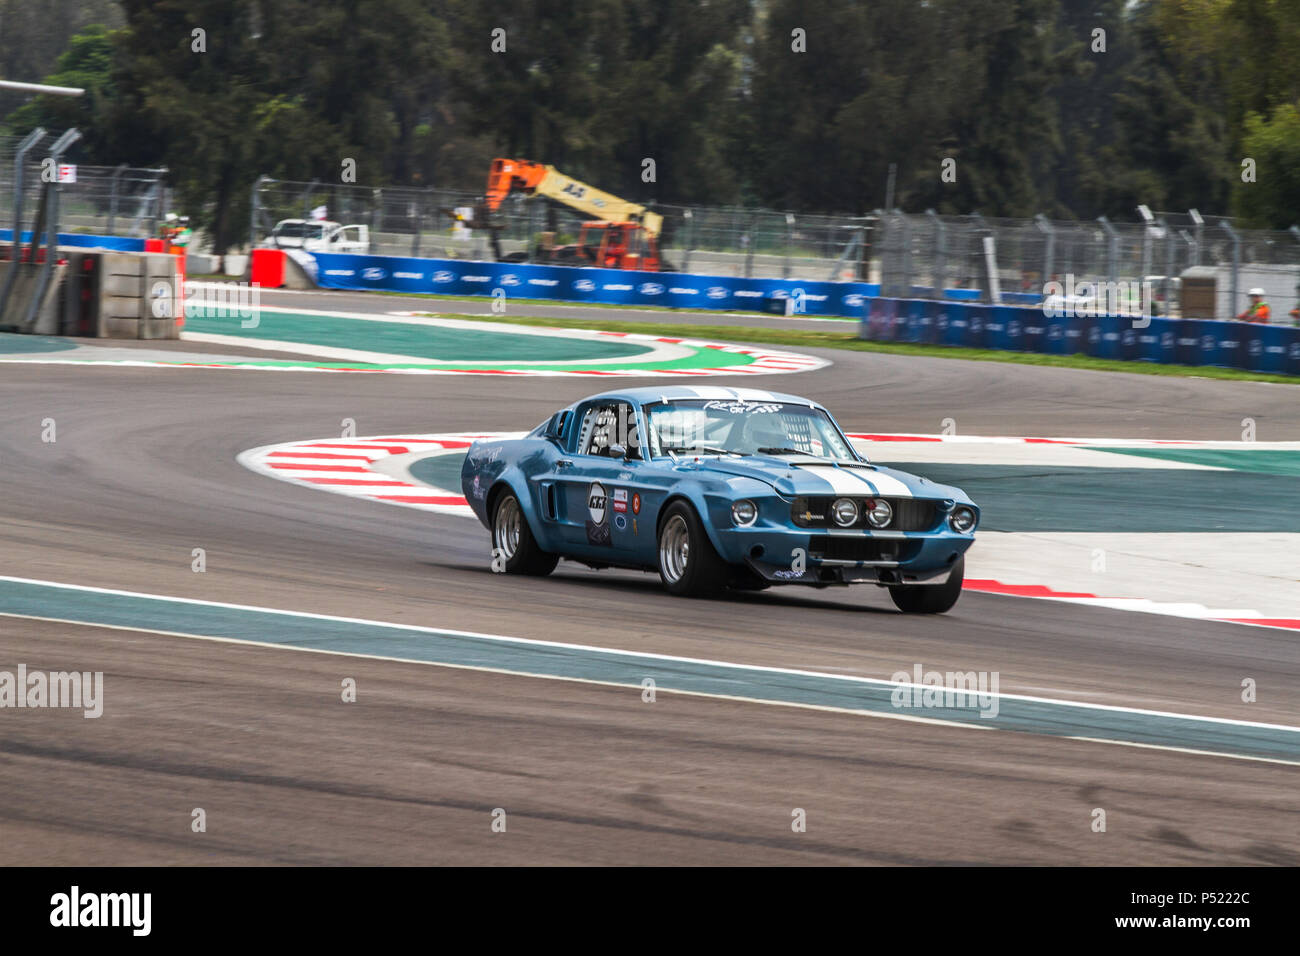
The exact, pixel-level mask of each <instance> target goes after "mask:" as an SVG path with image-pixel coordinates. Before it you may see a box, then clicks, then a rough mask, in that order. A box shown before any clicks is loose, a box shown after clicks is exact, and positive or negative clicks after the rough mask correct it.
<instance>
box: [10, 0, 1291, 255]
mask: <svg viewBox="0 0 1300 956" xmlns="http://www.w3.org/2000/svg"><path fill="white" fill-rule="evenodd" d="M37 6H40V7H43V8H45V9H50V8H55V7H57V8H58V10H60V11H62V12H63V18H62V19H60V18H59V17H44V18H42V17H37V16H35V15H33V14H32V12H31V11H32V9H33V8H34V7H37ZM56 12H57V11H56ZM93 15H100V20H99V21H98V22H102V23H104V24H105V25H106V26H107V29H105V28H101V27H93V28H92V27H89V26H88V24H90V23H94V22H96V21H93V20H87V19H86V17H87V16H93ZM195 30H201V31H202V43H201V46H202V49H201V50H200V49H198V46H199V45H200V44H198V43H197V42H196V36H197V35H196V34H195V32H194V31H195ZM497 31H503V32H502V33H498V32H497ZM1099 31H1100V32H1099ZM0 75H4V76H8V77H17V78H27V79H36V78H37V77H38V76H40V77H48V79H49V81H50V82H54V83H60V84H65V85H76V86H84V87H86V88H87V90H88V91H90V92H89V93H88V95H87V96H86V97H85V98H83V99H80V100H58V99H55V98H38V99H35V100H32V101H31V102H29V103H28V104H27V105H25V106H22V107H21V108H20V109H17V110H15V111H14V112H12V113H10V114H9V117H8V121H7V125H8V126H9V127H10V128H11V129H13V130H15V131H21V130H23V129H25V128H28V127H30V126H31V125H34V124H35V123H38V122H39V123H41V124H43V125H45V126H47V127H50V128H61V127H64V126H68V125H74V124H75V125H77V126H78V127H80V128H81V129H82V130H83V132H84V133H85V135H86V139H85V142H84V144H83V145H82V147H81V151H82V158H83V159H84V160H86V161H94V162H101V163H105V164H116V163H120V162H129V163H132V164H137V165H166V166H168V167H169V168H170V169H171V170H172V180H173V182H174V183H175V185H176V186H177V189H178V192H179V195H180V197H181V199H182V201H183V202H184V203H185V205H186V208H187V209H188V210H191V211H193V212H194V213H195V214H196V215H197V214H199V213H198V211H199V210H201V209H202V210H206V212H205V213H203V214H202V215H203V216H205V217H206V220H205V221H204V225H206V226H208V227H209V228H210V229H211V230H212V231H213V232H214V234H215V235H216V237H217V240H218V245H222V246H223V245H224V244H225V243H227V242H234V241H238V240H239V238H240V237H241V236H242V235H243V230H244V228H245V225H246V220H245V217H246V215H247V212H246V206H247V203H246V198H247V195H248V188H249V187H250V186H251V184H252V182H253V180H254V179H255V178H256V176H258V175H259V174H267V175H271V176H274V177H276V178H280V179H303V180H309V179H314V178H319V179H321V180H322V181H336V182H337V181H338V180H339V177H340V175H341V169H342V163H343V161H344V160H345V159H352V160H354V161H355V166H356V174H357V181H358V182H361V183H367V184H385V183H400V184H414V185H438V186H450V187H456V188H464V189H480V188H482V184H483V180H484V177H485V173H486V167H487V162H488V160H489V159H490V158H491V157H492V156H494V155H508V156H519V157H525V158H530V159H538V160H542V161H544V162H549V163H553V164H555V165H556V166H559V167H560V168H562V169H564V170H565V171H567V172H570V173H572V174H573V175H575V176H578V177H580V178H584V179H587V180H589V181H591V182H593V183H595V184H597V185H600V186H601V187H602V188H605V189H608V190H609V191H611V192H614V193H617V194H619V195H625V196H628V197H629V198H637V199H641V200H653V201H657V202H661V203H673V202H678V203H708V204H724V203H735V202H746V203H762V204H765V205H769V206H774V207H778V208H790V209H796V210H802V211H808V212H844V213H862V212H866V211H869V210H871V209H873V208H877V207H879V206H882V205H883V204H884V202H885V188H886V178H887V175H888V170H889V167H890V164H891V163H893V164H897V166H898V176H897V193H896V199H895V202H896V204H897V205H899V206H900V207H902V208H905V209H910V210H920V209H923V208H926V207H934V208H936V209H938V210H940V211H942V212H954V213H965V212H970V211H973V210H979V211H981V212H983V213H985V214H986V215H1011V216H1028V215H1031V214H1033V213H1036V212H1040V211H1041V212H1047V213H1049V214H1051V215H1054V216H1077V217H1092V216H1096V215H1098V214H1101V213H1106V214H1109V215H1112V216H1116V217H1125V218H1127V217H1131V216H1132V215H1133V207H1134V206H1136V205H1137V204H1138V203H1139V202H1145V203H1148V204H1149V205H1151V206H1152V207H1154V208H1168V209H1180V208H1186V207H1188V206H1196V207H1198V208H1200V209H1201V211H1202V212H1205V213H1229V212H1235V213H1238V214H1240V215H1242V216H1244V217H1246V219H1247V221H1248V222H1249V224H1252V225H1267V226H1274V227H1281V226H1286V225H1289V224H1290V223H1291V222H1292V221H1293V220H1295V219H1296V218H1300V209H1298V205H1300V203H1298V200H1300V0H1140V2H1136V3H1134V2H1132V0H873V2H872V3H870V4H864V3H861V2H860V0H817V2H815V3H808V2H806V0H707V2H705V0H566V2H564V3H559V2H556V0H334V2H322V0H313V2H308V0H275V2H271V0H121V2H120V3H119V4H110V3H107V2H100V3H95V2H89V0H87V2H82V3H74V2H71V0H47V2H46V3H43V4H36V5H33V4H24V3H21V2H17V0H0ZM1246 158H1250V159H1253V160H1254V165H1255V181H1254V182H1243V181H1242V177H1241V172H1242V160H1243V159H1246ZM646 160H653V161H654V170H653V172H654V175H653V178H652V179H650V178H649V177H647V176H646V171H647V167H646ZM945 170H946V171H947V172H948V175H947V176H945V175H943V174H944V172H945Z"/></svg>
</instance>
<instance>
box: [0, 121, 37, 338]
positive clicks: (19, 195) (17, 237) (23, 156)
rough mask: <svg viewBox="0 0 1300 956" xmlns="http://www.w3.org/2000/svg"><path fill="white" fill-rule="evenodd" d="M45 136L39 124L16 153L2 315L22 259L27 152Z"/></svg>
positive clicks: (0, 306)
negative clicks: (24, 177) (8, 252)
mask: <svg viewBox="0 0 1300 956" xmlns="http://www.w3.org/2000/svg"><path fill="white" fill-rule="evenodd" d="M44 138H45V128H44V127H42V126H38V127H36V129H34V130H32V131H31V132H30V133H28V134H27V135H26V136H24V137H23V139H22V141H21V142H20V143H19V144H18V149H17V151H15V153H14V210H13V212H14V238H13V242H12V243H10V246H9V251H10V260H11V261H10V263H9V269H8V271H7V272H6V273H5V283H4V285H3V286H0V316H2V315H4V312H5V305H6V303H8V301H9V291H10V290H11V289H12V288H13V285H14V280H16V279H17V278H18V264H19V263H20V262H21V261H22V245H23V165H24V164H25V163H26V162H27V154H28V153H29V152H31V150H32V149H33V148H35V146H36V144H37V143H39V142H40V141H41V140H42V139H44Z"/></svg>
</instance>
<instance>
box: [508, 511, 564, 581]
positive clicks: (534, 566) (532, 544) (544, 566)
mask: <svg viewBox="0 0 1300 956" xmlns="http://www.w3.org/2000/svg"><path fill="white" fill-rule="evenodd" d="M503 559H504V560H503ZM559 562H560V556H559V555H558V554H549V553H547V552H545V551H543V550H542V549H541V548H539V547H538V546H537V539H536V538H534V537H533V529H532V528H530V527H528V518H527V516H526V515H525V514H524V511H523V509H522V508H521V507H520V506H519V499H518V498H516V497H515V493H514V492H513V491H509V490H507V491H503V492H501V494H499V495H497V497H496V500H495V501H494V502H493V503H492V567H493V570H496V568H497V567H498V566H499V567H500V568H501V570H502V571H504V572H505V573H506V574H530V575H534V576H536V577H542V576H545V575H547V574H550V573H551V572H552V571H554V570H555V566H556V565H557V564H559Z"/></svg>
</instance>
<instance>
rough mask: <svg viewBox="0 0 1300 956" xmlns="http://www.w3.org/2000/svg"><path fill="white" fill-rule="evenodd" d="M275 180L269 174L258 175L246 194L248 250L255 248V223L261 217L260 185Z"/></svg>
mask: <svg viewBox="0 0 1300 956" xmlns="http://www.w3.org/2000/svg"><path fill="white" fill-rule="evenodd" d="M273 182H275V180H274V179H272V178H271V177H270V176H258V177H257V180H256V181H255V182H254V183H253V189H252V192H250V193H249V196H248V252H249V255H252V252H253V250H254V249H256V248H257V223H258V220H259V219H261V217H262V187H263V186H264V185H266V184H267V183H273Z"/></svg>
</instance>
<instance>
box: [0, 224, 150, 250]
mask: <svg viewBox="0 0 1300 956" xmlns="http://www.w3.org/2000/svg"><path fill="white" fill-rule="evenodd" d="M13 238H14V231H13V230H12V229H0V242H12V241H13ZM31 241H32V233H31V230H30V229H29V230H26V231H24V232H23V238H22V242H25V243H29V242H31ZM59 245H61V246H76V247H77V248H79V249H112V250H113V251H114V252H144V240H143V239H128V238H127V237H125V236H85V235H82V234H81V233H79V232H61V233H59Z"/></svg>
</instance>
